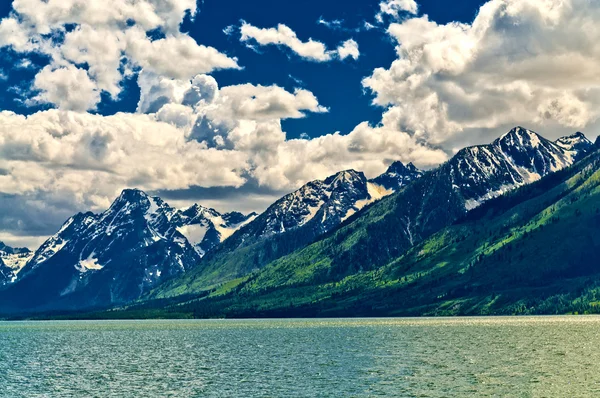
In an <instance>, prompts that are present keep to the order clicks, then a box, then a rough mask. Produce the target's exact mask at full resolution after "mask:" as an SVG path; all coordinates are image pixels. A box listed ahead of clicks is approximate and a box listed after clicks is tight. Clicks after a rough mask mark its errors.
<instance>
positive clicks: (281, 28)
mask: <svg viewBox="0 0 600 398" xmlns="http://www.w3.org/2000/svg"><path fill="white" fill-rule="evenodd" d="M240 32H241V41H242V42H245V43H247V44H248V46H249V47H251V48H254V46H255V45H259V46H267V45H275V46H283V47H287V48H288V49H290V50H291V51H292V52H294V53H295V54H296V55H298V56H299V57H301V58H303V59H305V60H308V61H313V62H327V61H332V60H334V59H336V58H340V59H345V58H347V57H350V56H351V57H352V58H354V59H357V58H358V55H360V53H359V52H358V43H356V41H354V40H348V41H346V42H344V43H343V44H342V45H341V46H340V47H339V48H338V49H337V50H328V49H327V46H326V45H325V44H324V43H322V42H320V41H316V40H313V39H308V40H307V41H302V40H300V39H299V38H298V35H297V34H296V32H294V31H293V30H292V29H291V28H290V27H288V26H286V25H283V24H279V25H277V27H276V28H258V27H256V26H253V25H250V24H249V23H247V22H244V23H242V26H241V28H240Z"/></svg>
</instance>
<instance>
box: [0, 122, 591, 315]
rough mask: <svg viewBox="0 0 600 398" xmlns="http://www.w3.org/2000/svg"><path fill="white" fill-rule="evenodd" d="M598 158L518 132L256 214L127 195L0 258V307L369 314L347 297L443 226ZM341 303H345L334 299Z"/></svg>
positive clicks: (578, 147)
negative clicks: (429, 165) (30, 247)
mask: <svg viewBox="0 0 600 398" xmlns="http://www.w3.org/2000/svg"><path fill="white" fill-rule="evenodd" d="M595 150H596V147H595V146H594V144H593V143H592V142H590V141H589V140H588V139H587V138H586V137H585V136H584V135H583V134H581V133H576V134H574V135H571V136H568V137H563V138H561V139H559V140H557V141H550V140H547V139H545V138H543V137H542V136H540V135H538V134H536V133H535V132H533V131H530V130H527V129H525V128H522V127H517V128H515V129H513V130H511V131H510V132H508V133H507V134H505V135H503V136H502V137H500V138H498V139H497V140H496V141H494V142H493V143H491V144H489V145H481V146H474V147H469V148H465V149H463V150H461V151H459V152H458V153H457V154H456V155H455V156H453V157H452V159H450V160H449V161H448V162H446V163H444V164H443V165H441V166H440V167H438V168H436V169H433V170H430V171H426V172H425V171H421V170H419V169H417V168H416V167H414V165H412V164H409V165H406V166H405V165H403V164H402V163H400V162H396V163H394V164H392V165H391V166H390V167H389V169H388V170H387V171H386V173H384V174H382V175H381V176H378V177H376V178H374V179H372V180H369V179H367V177H366V176H365V175H364V174H363V173H361V172H357V171H354V170H347V171H342V172H340V173H337V174H335V175H333V176H331V177H329V178H327V179H325V180H319V181H313V182H310V183H308V184H306V185H305V186H303V187H301V188H300V189H299V190H297V191H296V192H293V193H291V194H289V195H286V196H284V197H283V198H281V199H280V200H278V201H276V202H275V203H274V204H273V205H271V206H270V207H269V208H268V209H267V210H266V211H265V212H263V213H262V214H260V215H256V214H250V215H242V214H240V213H228V214H220V213H218V212H217V211H215V210H212V209H207V208H204V207H202V206H199V205H195V206H192V207H190V208H187V209H175V208H172V207H170V206H169V205H168V204H167V203H165V202H164V201H162V200H161V199H160V198H156V197H151V196H149V195H147V194H145V193H144V192H142V191H139V190H125V191H124V192H123V193H122V194H121V196H120V197H119V198H117V200H115V202H114V203H113V204H112V206H111V207H110V208H109V209H108V210H107V211H106V212H104V213H101V214H97V215H96V214H92V213H85V214H83V213H82V214H78V215H76V216H74V217H72V218H71V219H69V220H68V221H67V222H66V223H65V224H64V225H63V227H62V228H61V229H60V230H59V232H57V234H55V235H54V236H52V237H51V238H50V239H48V241H46V242H45V243H44V244H43V245H42V246H41V247H40V248H39V249H38V250H37V251H36V252H35V253H31V252H29V251H23V252H20V254H19V255H20V256H21V257H19V258H20V261H16V260H9V261H6V260H4V255H3V254H2V253H3V252H2V251H1V250H0V257H1V258H2V259H3V261H4V262H3V263H0V278H3V279H0V283H3V284H4V285H5V287H4V288H3V289H2V290H1V291H0V311H2V312H6V313H11V312H12V313H22V312H40V311H56V310H77V311H81V310H86V309H93V308H104V307H113V306H117V305H118V306H125V308H147V306H150V307H152V308H154V309H156V308H161V309H162V310H161V311H166V312H173V311H181V310H182V309H186V311H189V312H191V313H193V314H194V315H196V316H222V315H228V316H246V315H253V316H262V315H274V316H277V315H278V314H281V313H282V311H283V313H285V314H287V315H295V314H296V313H299V314H313V313H314V314H329V312H331V313H332V314H333V313H335V314H342V313H343V314H345V315H351V311H352V308H353V307H352V306H354V307H356V308H362V309H363V310H364V308H363V306H362V305H359V304H358V303H357V301H355V299H357V298H358V297H363V296H364V295H365V294H367V292H369V294H371V293H372V292H371V290H369V289H370V288H372V287H373V286H372V284H373V283H375V282H374V281H380V280H381V281H384V282H381V283H384V285H385V286H387V284H390V283H391V282H390V281H392V279H389V278H390V275H393V277H396V276H398V275H400V274H399V273H398V267H400V265H398V264H402V266H401V267H403V268H402V269H405V268H407V267H408V268H410V267H413V266H414V264H418V263H419V261H422V258H421V257H419V256H423V253H433V249H432V247H433V248H437V246H436V245H437V244H438V243H439V241H440V238H439V237H438V236H439V235H440V234H446V235H442V236H450V237H452V239H454V240H456V237H454V236H453V235H452V233H453V232H448V231H454V230H452V228H455V225H456V223H457V222H470V223H473V221H472V219H473V217H474V216H473V215H474V214H484V213H485V212H484V210H483V209H489V208H490V206H498V205H494V204H495V203H504V202H502V199H504V198H506V197H515V196H516V197H519V198H522V197H523V196H522V195H521V194H519V192H522V191H523V192H527V190H528V189H529V188H530V187H534V186H536V187H539V186H540V184H541V186H544V187H545V186H547V185H548V183H546V181H547V180H549V179H550V180H552V181H555V180H554V179H553V178H555V176H562V177H561V178H567V177H566V175H567V174H565V173H567V172H570V173H571V174H573V173H575V174H576V173H577V172H576V171H570V170H579V169H578V167H582V166H579V165H580V164H582V163H583V162H590V160H589V159H590V158H593V157H594V156H595ZM571 166H572V167H571ZM595 166H596V163H594V162H592V163H589V164H588V165H587V166H586V167H587V169H586V170H589V169H590V167H592V168H593V167H595ZM592 171H593V170H592ZM589 172H590V171H588V173H589ZM569 175H570V174H569ZM573 175H574V174H573ZM563 183H564V182H563ZM544 184H546V185H544ZM548 186H549V185H548ZM536 192H537V191H536ZM498 198H499V199H498ZM528 200H530V199H528ZM501 206H504V207H506V205H505V204H502V205H501ZM504 207H503V208H504ZM486 211H488V210H486ZM485 214H486V216H485V217H487V213H485ZM503 215H504V213H502V214H501V216H503ZM496 216H498V215H496ZM479 217H480V218H479V219H478V221H477V222H482V220H483V219H485V217H483V216H479ZM461 220H463V221H461ZM464 220H471V221H464ZM477 222H476V223H475V224H477ZM486 222H488V221H487V219H486ZM489 222H491V221H489ZM461 225H462V224H461ZM469 225H470V226H469V227H465V228H467V229H469V228H470V229H474V227H473V226H471V224H469ZM461 231H462V230H461ZM503 231H504V230H503ZM463 235H464V233H463ZM456 236H462V235H460V234H458V235H456ZM468 236H470V235H468ZM494 236H495V235H494ZM464 240H467V239H466V238H465V239H464ZM461 242H463V240H458V241H457V242H455V244H456V245H458V244H459V243H461ZM447 246H448V245H446V246H444V247H447ZM418 248H421V249H420V251H419V252H418V253H420V254H419V255H418V256H415V254H414V253H415V250H417V249H418ZM464 252H465V253H468V250H464ZM7 253H8V251H7ZM436 253H437V254H436V255H438V254H439V257H444V256H452V255H453V253H454V251H452V250H450V251H448V252H443V253H441V254H440V253H438V252H436ZM7 255H8V254H7ZM13 256H14V254H13ZM411 256H413V257H411ZM439 257H436V258H439ZM409 259H410V260H409ZM465 261H466V260H465ZM468 261H471V262H472V258H470V259H469V260H468ZM17 263H18V265H16V264H17ZM409 263H410V266H409ZM442 263H444V261H443V258H442V259H441V260H440V262H439V264H442ZM3 264H5V265H3ZM8 264H10V265H8ZM428 264H429V263H428ZM439 264H437V265H435V266H432V265H431V264H429V265H428V267H433V268H434V269H437V268H435V267H438V266H439ZM452 264H454V263H452ZM425 268H427V267H425ZM441 268H444V266H441ZM427 269H428V270H430V268H427ZM448 269H449V268H448ZM461 270H462V268H461ZM434 273H435V272H434ZM430 274H433V273H430ZM430 274H428V275H430ZM3 275H4V276H3ZM367 275H370V276H368V277H367ZM436 275H437V273H436ZM384 276H385V277H384ZM364 278H371V279H369V281H368V282H365V280H364ZM382 278H383V279H382ZM386 278H387V279H386ZM402 278H405V279H404V280H405V281H406V280H408V279H406V278H408V276H407V275H403V276H400V277H399V280H401V281H402ZM388 279H389V280H388ZM418 279H419V281H421V278H420V277H419V278H418ZM411 280H412V279H411ZM377 283H379V282H377ZM441 285H443V284H441ZM394 286H396V285H394ZM411 286H412V285H411ZM397 287H398V286H396V288H397ZM340 289H341V290H340ZM376 290H377V292H378V293H377V294H379V293H381V294H383V293H382V292H390V291H391V290H386V289H376ZM379 290H381V291H379ZM34 292H35V293H34ZM386 294H387V293H386ZM336 295H338V296H336ZM336 297H340V298H341V297H344V300H346V301H343V302H346V303H349V304H348V306H347V307H344V306H343V305H341V304H340V305H338V304H336V303H337V302H338V301H340V300H337V299H335V300H334V298H336ZM365 297H367V296H365ZM368 297H369V299H368V300H367V301H366V302H368V303H371V304H372V306H373V308H376V310H373V313H374V314H375V313H376V314H380V315H381V314H387V313H396V314H399V313H402V311H400V310H399V309H398V308H400V307H402V305H401V304H400V303H396V304H395V305H392V304H390V303H388V302H386V300H384V299H381V298H380V297H379V296H377V297H378V298H377V299H371V296H368ZM383 297H384V298H385V297H387V296H385V295H384V296H383ZM411 297H412V296H411ZM443 297H445V296H443ZM314 300H317V301H318V302H319V303H320V304H319V305H316V306H315V305H314ZM134 302H135V304H133V306H134V307H128V306H127V305H128V303H134ZM165 302H168V303H171V304H172V303H176V304H177V305H176V306H174V307H172V308H170V307H168V306H166V305H165V304H164V303H165ZM340 302H342V301H340ZM324 303H328V304H327V306H325V304H324ZM171 304H170V305H171ZM371 304H369V305H371ZM412 305H413V307H414V304H412ZM136 306H141V307H136ZM413 307H410V308H413ZM382 308H387V309H389V308H392V309H393V311H392V310H389V311H387V310H383V309H382ZM402 308H404V307H402ZM408 308H409V307H408V306H406V308H404V309H407V313H408V312H410V311H408ZM293 309H298V311H296V312H294V310H293ZM429 310H430V309H428V311H429ZM327 311H329V312H327ZM336 311H337V312H336ZM386 311H387V312H386ZM394 311H395V312H394ZM411 311H413V312H410V313H411V314H417V313H418V311H416V312H415V310H414V309H411ZM457 312H461V311H457ZM361 314H362V315H369V314H368V311H366V310H364V312H362V313H361Z"/></svg>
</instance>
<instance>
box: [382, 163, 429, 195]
mask: <svg viewBox="0 0 600 398" xmlns="http://www.w3.org/2000/svg"><path fill="white" fill-rule="evenodd" d="M422 176H423V171H421V170H419V169H418V168H417V167H415V165H414V164H412V163H409V164H407V165H406V166H405V165H404V164H403V163H402V162H399V161H397V162H394V163H392V164H391V165H390V167H389V168H388V169H387V171H386V172H385V173H383V174H382V175H380V176H379V177H377V178H374V179H372V180H371V182H372V183H375V184H377V185H380V186H382V187H384V188H386V189H388V190H392V191H398V190H400V189H401V188H403V187H404V186H406V185H408V184H410V183H411V182H413V181H414V180H416V179H417V178H420V177H422Z"/></svg>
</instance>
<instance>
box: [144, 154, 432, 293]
mask: <svg viewBox="0 0 600 398" xmlns="http://www.w3.org/2000/svg"><path fill="white" fill-rule="evenodd" d="M422 175H423V172H422V171H421V170H419V169H417V168H416V167H415V166H414V165H412V164H411V165H409V166H408V167H406V166H404V165H403V164H402V163H401V162H395V163H393V164H392V165H391V166H390V167H389V169H388V170H387V171H386V172H385V173H384V174H382V175H381V176H378V177H377V178H375V179H372V180H368V179H367V177H366V176H365V175H364V173H361V172H357V171H355V170H345V171H341V172H339V173H337V174H334V175H332V176H330V177H328V178H326V179H324V180H316V181H312V182H309V183H307V184H305V185H304V186H303V187H301V188H300V189H298V190H297V191H295V192H292V193H290V194H288V195H285V196H284V197H282V198H281V199H279V200H278V201H276V202H275V203H274V204H272V205H271V206H270V207H269V208H268V209H267V210H266V211H265V212H264V213H262V214H260V215H259V216H258V217H256V219H254V220H253V221H252V222H250V223H248V224H247V225H245V226H244V227H242V228H240V229H239V230H238V231H237V232H236V233H235V234H233V235H232V236H231V238H229V239H227V240H226V241H225V242H223V244H222V245H220V246H219V247H218V248H217V249H216V250H215V251H213V252H211V253H209V254H208V255H207V258H205V259H203V261H202V262H201V263H200V264H199V266H198V267H196V268H194V270H192V272H191V273H190V274H189V275H184V276H182V277H181V278H183V280H175V281H173V282H172V283H171V282H169V284H170V285H171V286H172V287H173V288H174V289H178V286H177V285H178V284H191V285H195V284H198V283H200V284H201V285H202V284H204V285H205V286H206V285H210V284H215V283H219V282H221V281H224V280H227V279H228V278H235V277H238V276H241V275H244V274H246V273H248V272H251V271H253V270H256V269H260V268H261V267H262V266H264V265H266V264H267V263H268V262H270V261H273V260H275V259H277V258H279V257H281V256H284V255H286V254H288V253H291V252H293V251H294V250H297V249H299V248H301V247H304V246H306V245H308V244H310V243H311V242H312V241H314V240H315V239H316V238H317V237H319V236H321V235H322V234H324V233H327V232H329V231H331V230H333V229H335V228H337V227H338V226H339V225H340V224H342V223H343V222H344V221H346V220H347V219H349V218H350V217H352V216H354V215H355V214H357V213H358V212H360V211H361V210H362V209H363V208H365V207H366V206H368V205H371V204H373V203H375V202H377V201H378V200H381V199H382V198H384V197H387V196H389V195H391V194H393V193H394V192H395V190H400V189H402V188H403V187H405V186H407V185H409V184H410V183H411V182H412V181H416V180H417V179H419V178H420V177H421V176H422ZM156 294H158V295H160V294H162V293H161V292H157V293H156Z"/></svg>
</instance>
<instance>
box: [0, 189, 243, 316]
mask: <svg viewBox="0 0 600 398" xmlns="http://www.w3.org/2000/svg"><path fill="white" fill-rule="evenodd" d="M248 219H249V218H248V217H246V216H243V215H241V214H239V213H232V214H227V215H220V214H219V213H217V212H216V211H214V210H211V209H206V208H203V207H201V206H193V207H191V208H189V209H186V210H183V211H182V210H177V209H175V208H173V207H171V206H169V205H168V204H167V203H165V202H164V201H163V200H162V199H160V198H157V197H152V196H149V195H147V194H146V193H145V192H143V191H140V190H137V189H126V190H124V191H123V192H122V193H121V195H119V197H118V198H117V199H116V200H115V201H114V202H113V203H112V205H111V206H110V208H109V209H108V210H106V211H105V212H103V213H101V214H93V213H80V214H77V215H75V216H73V217H71V218H70V219H69V220H67V222H65V224H64V225H63V226H62V227H61V229H60V230H59V231H58V232H57V233H56V234H55V235H53V236H52V237H50V238H49V239H48V240H47V241H46V242H45V243H44V244H43V245H42V246H41V247H40V248H39V249H38V250H37V251H36V252H35V253H32V254H29V255H28V257H27V258H25V257H24V258H23V259H24V263H26V265H25V264H23V263H22V264H21V265H22V266H23V265H24V266H23V267H22V270H21V271H20V272H19V275H18V278H15V276H16V273H15V275H12V279H11V280H10V281H9V282H11V283H13V285H12V286H10V287H9V290H8V293H9V294H10V296H11V299H13V300H15V301H19V302H20V303H21V304H22V305H24V306H25V307H33V308H38V309H52V308H56V307H58V308H81V307H93V306H104V305H110V304H119V303H126V302H130V301H132V300H135V299H137V298H138V297H140V296H141V295H142V294H143V293H144V292H146V291H148V290H149V289H151V288H153V287H154V286H156V285H157V284H159V283H160V282H162V281H164V280H165V279H168V278H172V277H173V276H175V275H178V274H180V273H184V272H186V270H188V269H190V268H191V267H193V266H194V265H196V264H197V263H198V262H199V261H200V258H201V256H202V254H204V251H205V250H209V249H211V248H212V247H214V245H216V244H218V243H220V241H221V239H225V238H226V237H227V236H229V235H230V234H231V231H230V230H235V226H236V225H239V224H243V223H244V222H245V221H247V220H248ZM186 235H187V236H188V237H190V240H188V238H187V237H186ZM192 238H193V239H192ZM15 279H16V282H15ZM31 291H35V292H36V294H35V295H30V294H27V292H31Z"/></svg>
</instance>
